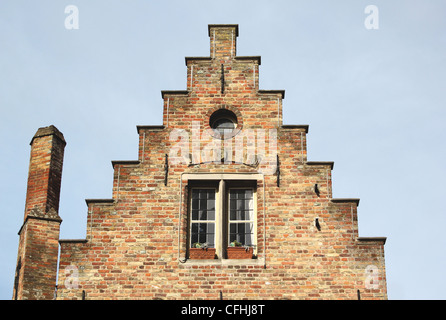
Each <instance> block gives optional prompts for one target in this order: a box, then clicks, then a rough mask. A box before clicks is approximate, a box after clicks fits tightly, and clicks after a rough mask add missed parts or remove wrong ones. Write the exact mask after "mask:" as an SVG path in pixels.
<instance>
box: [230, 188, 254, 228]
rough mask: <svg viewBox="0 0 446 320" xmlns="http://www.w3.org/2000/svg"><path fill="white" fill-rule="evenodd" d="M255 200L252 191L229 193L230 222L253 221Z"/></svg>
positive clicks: (233, 190)
mask: <svg viewBox="0 0 446 320" xmlns="http://www.w3.org/2000/svg"><path fill="white" fill-rule="evenodd" d="M253 211H254V200H253V191H252V189H231V190H230V191H229V220H241V221H243V220H253Z"/></svg>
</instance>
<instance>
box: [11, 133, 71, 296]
mask: <svg viewBox="0 0 446 320" xmlns="http://www.w3.org/2000/svg"><path fill="white" fill-rule="evenodd" d="M30 144H31V157H30V163H29V173H28V186H27V193H26V204H25V216H24V221H23V225H22V227H21V228H20V231H19V237H20V238H19V250H18V257H17V267H16V275H15V281H14V290H13V299H18V300H22V299H23V300H28V299H32V300H35V299H45V300H48V299H53V297H54V290H55V285H56V273H57V272H56V271H57V256H58V249H59V230H60V223H61V222H62V219H61V218H60V217H59V198H60V185H61V178H62V165H63V156H64V149H65V145H66V142H65V139H64V137H63V134H62V133H61V132H60V131H59V130H58V129H57V128H56V127H54V126H49V127H44V128H40V129H39V130H37V132H36V134H35V135H34V137H33V138H32V140H31V143H30Z"/></svg>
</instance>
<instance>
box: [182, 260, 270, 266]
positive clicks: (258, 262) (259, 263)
mask: <svg viewBox="0 0 446 320" xmlns="http://www.w3.org/2000/svg"><path fill="white" fill-rule="evenodd" d="M180 265H185V266H240V265H245V266H246V265H248V266H263V265H264V259H263V258H262V259H197V260H194V259H188V260H186V262H184V263H180Z"/></svg>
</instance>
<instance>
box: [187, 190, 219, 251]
mask: <svg viewBox="0 0 446 320" xmlns="http://www.w3.org/2000/svg"><path fill="white" fill-rule="evenodd" d="M215 201H216V189H215V188H193V189H192V190H191V205H190V215H191V224H190V245H191V248H196V247H199V246H201V245H203V244H206V246H207V247H208V248H214V247H215V209H216V208H215V207H216V206H215Z"/></svg>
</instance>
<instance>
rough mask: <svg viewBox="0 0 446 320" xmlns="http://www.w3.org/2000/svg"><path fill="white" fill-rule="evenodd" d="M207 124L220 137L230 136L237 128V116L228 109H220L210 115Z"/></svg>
mask: <svg viewBox="0 0 446 320" xmlns="http://www.w3.org/2000/svg"><path fill="white" fill-rule="evenodd" d="M209 125H210V127H211V128H212V130H214V132H215V133H216V135H217V136H219V137H220V138H222V139H225V138H230V137H232V136H233V135H234V132H235V129H236V128H237V116H236V115H235V114H234V112H232V111H230V110H227V109H220V110H217V111H215V112H214V113H213V114H212V115H211V117H210V119H209Z"/></svg>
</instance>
